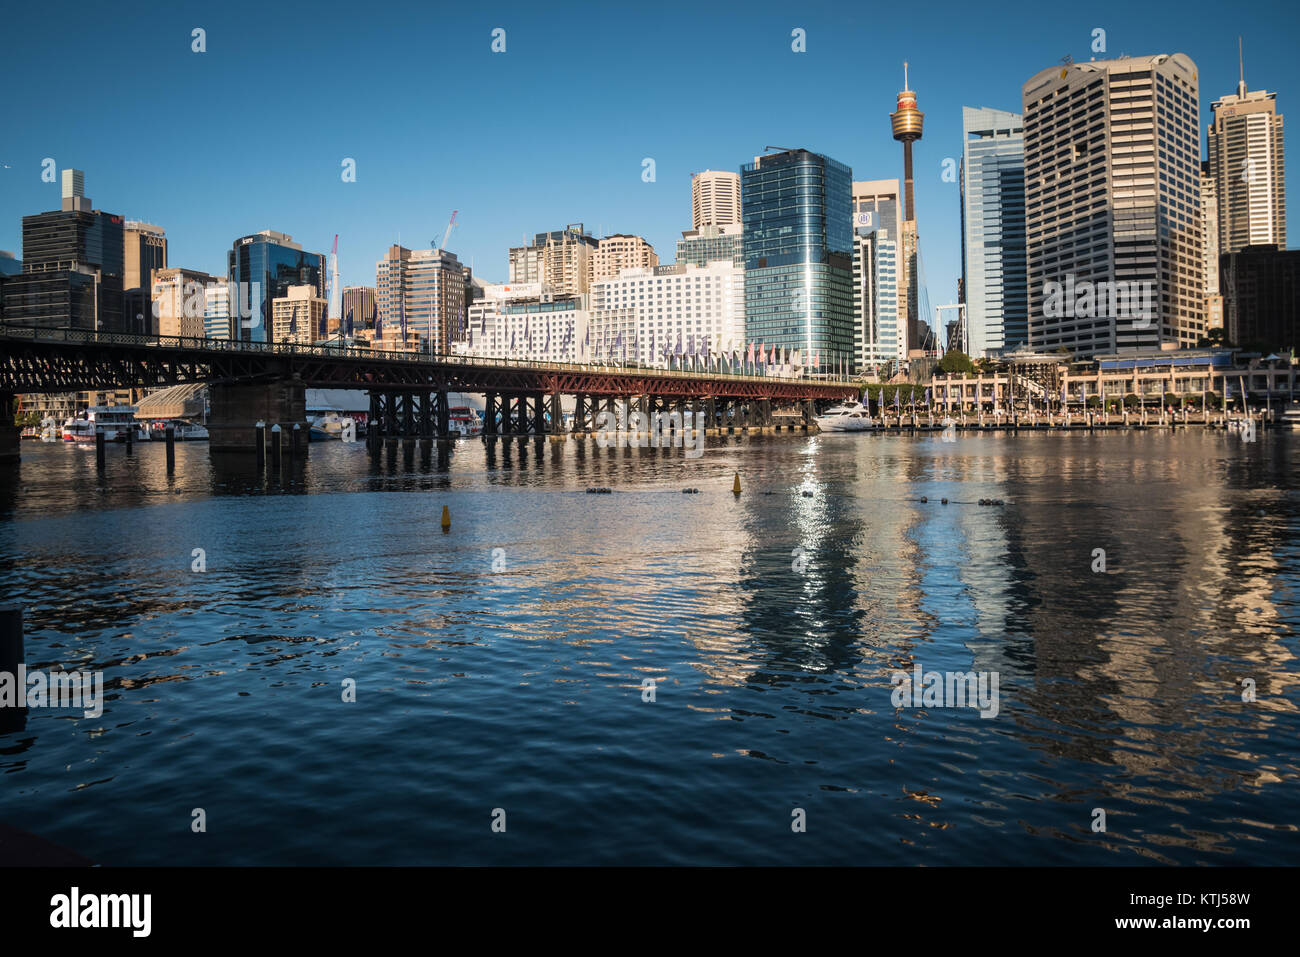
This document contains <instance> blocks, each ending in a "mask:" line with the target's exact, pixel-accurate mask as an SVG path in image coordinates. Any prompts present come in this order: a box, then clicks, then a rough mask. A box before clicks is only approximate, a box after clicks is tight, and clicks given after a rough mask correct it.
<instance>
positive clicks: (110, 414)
mask: <svg viewBox="0 0 1300 957" xmlns="http://www.w3.org/2000/svg"><path fill="white" fill-rule="evenodd" d="M132 430H133V431H134V434H133V436H132V437H133V438H135V439H145V438H147V437H148V433H147V432H144V431H142V430H141V429H140V428H139V426H138V425H137V424H136V421H135V406H133V405H92V406H91V407H90V408H89V409H87V410H86V412H85V414H84V415H83V416H78V417H76V418H72V419H68V420H67V421H66V422H64V423H63V441H65V442H89V443H93V442H94V441H95V436H96V435H98V434H99V433H101V432H102V433H103V434H104V441H105V442H125V441H126V437H127V432H128V431H132Z"/></svg>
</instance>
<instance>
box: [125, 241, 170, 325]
mask: <svg viewBox="0 0 1300 957" xmlns="http://www.w3.org/2000/svg"><path fill="white" fill-rule="evenodd" d="M122 264H123V268H122V295H123V297H124V299H123V301H124V307H123V308H124V309H125V310H126V313H125V322H126V325H127V327H128V328H130V329H131V331H132V332H136V333H140V334H146V335H147V334H149V333H154V334H157V331H158V330H157V329H156V328H155V327H156V325H157V321H156V319H155V318H154V317H153V316H152V315H151V311H150V309H149V308H148V306H149V299H150V296H151V288H152V285H153V271H154V270H155V269H166V268H167V236H166V234H165V233H164V232H163V230H162V228H161V227H159V226H154V225H152V224H150V223H141V222H137V221H135V220H133V219H128V220H127V221H126V223H125V224H123V227H122Z"/></svg>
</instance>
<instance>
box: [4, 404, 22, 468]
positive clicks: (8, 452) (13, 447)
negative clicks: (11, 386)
mask: <svg viewBox="0 0 1300 957" xmlns="http://www.w3.org/2000/svg"><path fill="white" fill-rule="evenodd" d="M17 407H18V396H16V395H14V394H13V393H12V392H0V465H4V464H7V463H12V462H17V461H18V460H19V459H20V458H21V457H22V452H21V448H20V446H21V442H20V439H19V436H20V435H21V430H20V429H19V428H18V424H17V423H16V422H15V421H14V410H15V409H16V408H17Z"/></svg>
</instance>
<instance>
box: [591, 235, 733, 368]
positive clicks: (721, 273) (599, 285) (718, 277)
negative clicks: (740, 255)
mask: <svg viewBox="0 0 1300 957" xmlns="http://www.w3.org/2000/svg"><path fill="white" fill-rule="evenodd" d="M591 317H592V318H591V321H592V332H591V346H592V355H593V358H594V357H599V358H602V359H603V358H606V357H610V356H612V357H613V358H615V359H621V358H623V357H624V356H625V357H626V359H627V361H629V362H640V363H641V364H642V365H656V366H661V365H665V364H666V362H667V360H666V358H665V355H664V350H665V348H667V349H668V350H669V352H670V353H672V354H679V353H686V352H690V353H692V354H698V355H705V354H706V350H707V354H708V355H714V356H716V355H720V354H722V353H724V352H730V351H732V350H736V351H738V352H742V353H743V352H744V351H745V348H746V343H745V270H744V269H743V268H741V267H738V266H736V265H735V264H734V263H733V262H731V261H729V260H719V261H717V262H710V263H707V264H705V265H703V266H698V265H690V264H685V263H678V264H676V265H671V266H656V267H654V268H653V269H624V270H623V271H621V272H620V273H619V275H618V276H617V277H615V278H610V279H605V280H602V281H600V282H596V283H592V286H591Z"/></svg>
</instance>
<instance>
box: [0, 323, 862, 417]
mask: <svg viewBox="0 0 1300 957" xmlns="http://www.w3.org/2000/svg"><path fill="white" fill-rule="evenodd" d="M278 378H292V379H295V380H299V381H301V382H302V383H303V385H306V386H313V387H334V388H358V389H380V388H382V389H386V390H393V389H396V390H403V389H436V390H447V391H458V392H461V391H463V392H489V391H491V392H502V393H557V392H559V393H565V394H570V395H572V394H586V395H593V396H629V395H657V396H664V397H682V398H686V397H703V396H716V397H720V398H739V399H748V398H768V399H778V400H787V401H807V400H810V399H842V398H847V397H854V396H856V395H857V394H858V388H857V386H856V385H855V384H854V383H853V382H851V381H849V380H847V379H839V378H824V377H817V378H782V377H778V376H762V375H740V374H736V373H731V372H721V371H703V370H695V371H691V370H675V369H672V370H670V369H660V368H651V367H646V366H638V365H606V364H597V363H569V362H525V361H521V360H517V359H509V358H482V357H476V356H463V355H438V356H433V357H430V356H426V355H423V354H417V353H410V352H379V351H373V350H370V349H359V350H347V349H339V348H333V347H325V346H308V345H299V344H296V343H265V342H249V341H244V340H231V339H196V338H184V337H179V336H140V335H129V334H123V333H103V332H95V331H91V330H83V329H48V328H42V327H36V326H18V325H12V324H0V392H71V391H79V390H87V389H112V388H126V387H152V386H165V385H179V384H182V383H186V382H205V381H207V382H211V381H222V382H237V381H258V380H266V379H278Z"/></svg>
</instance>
